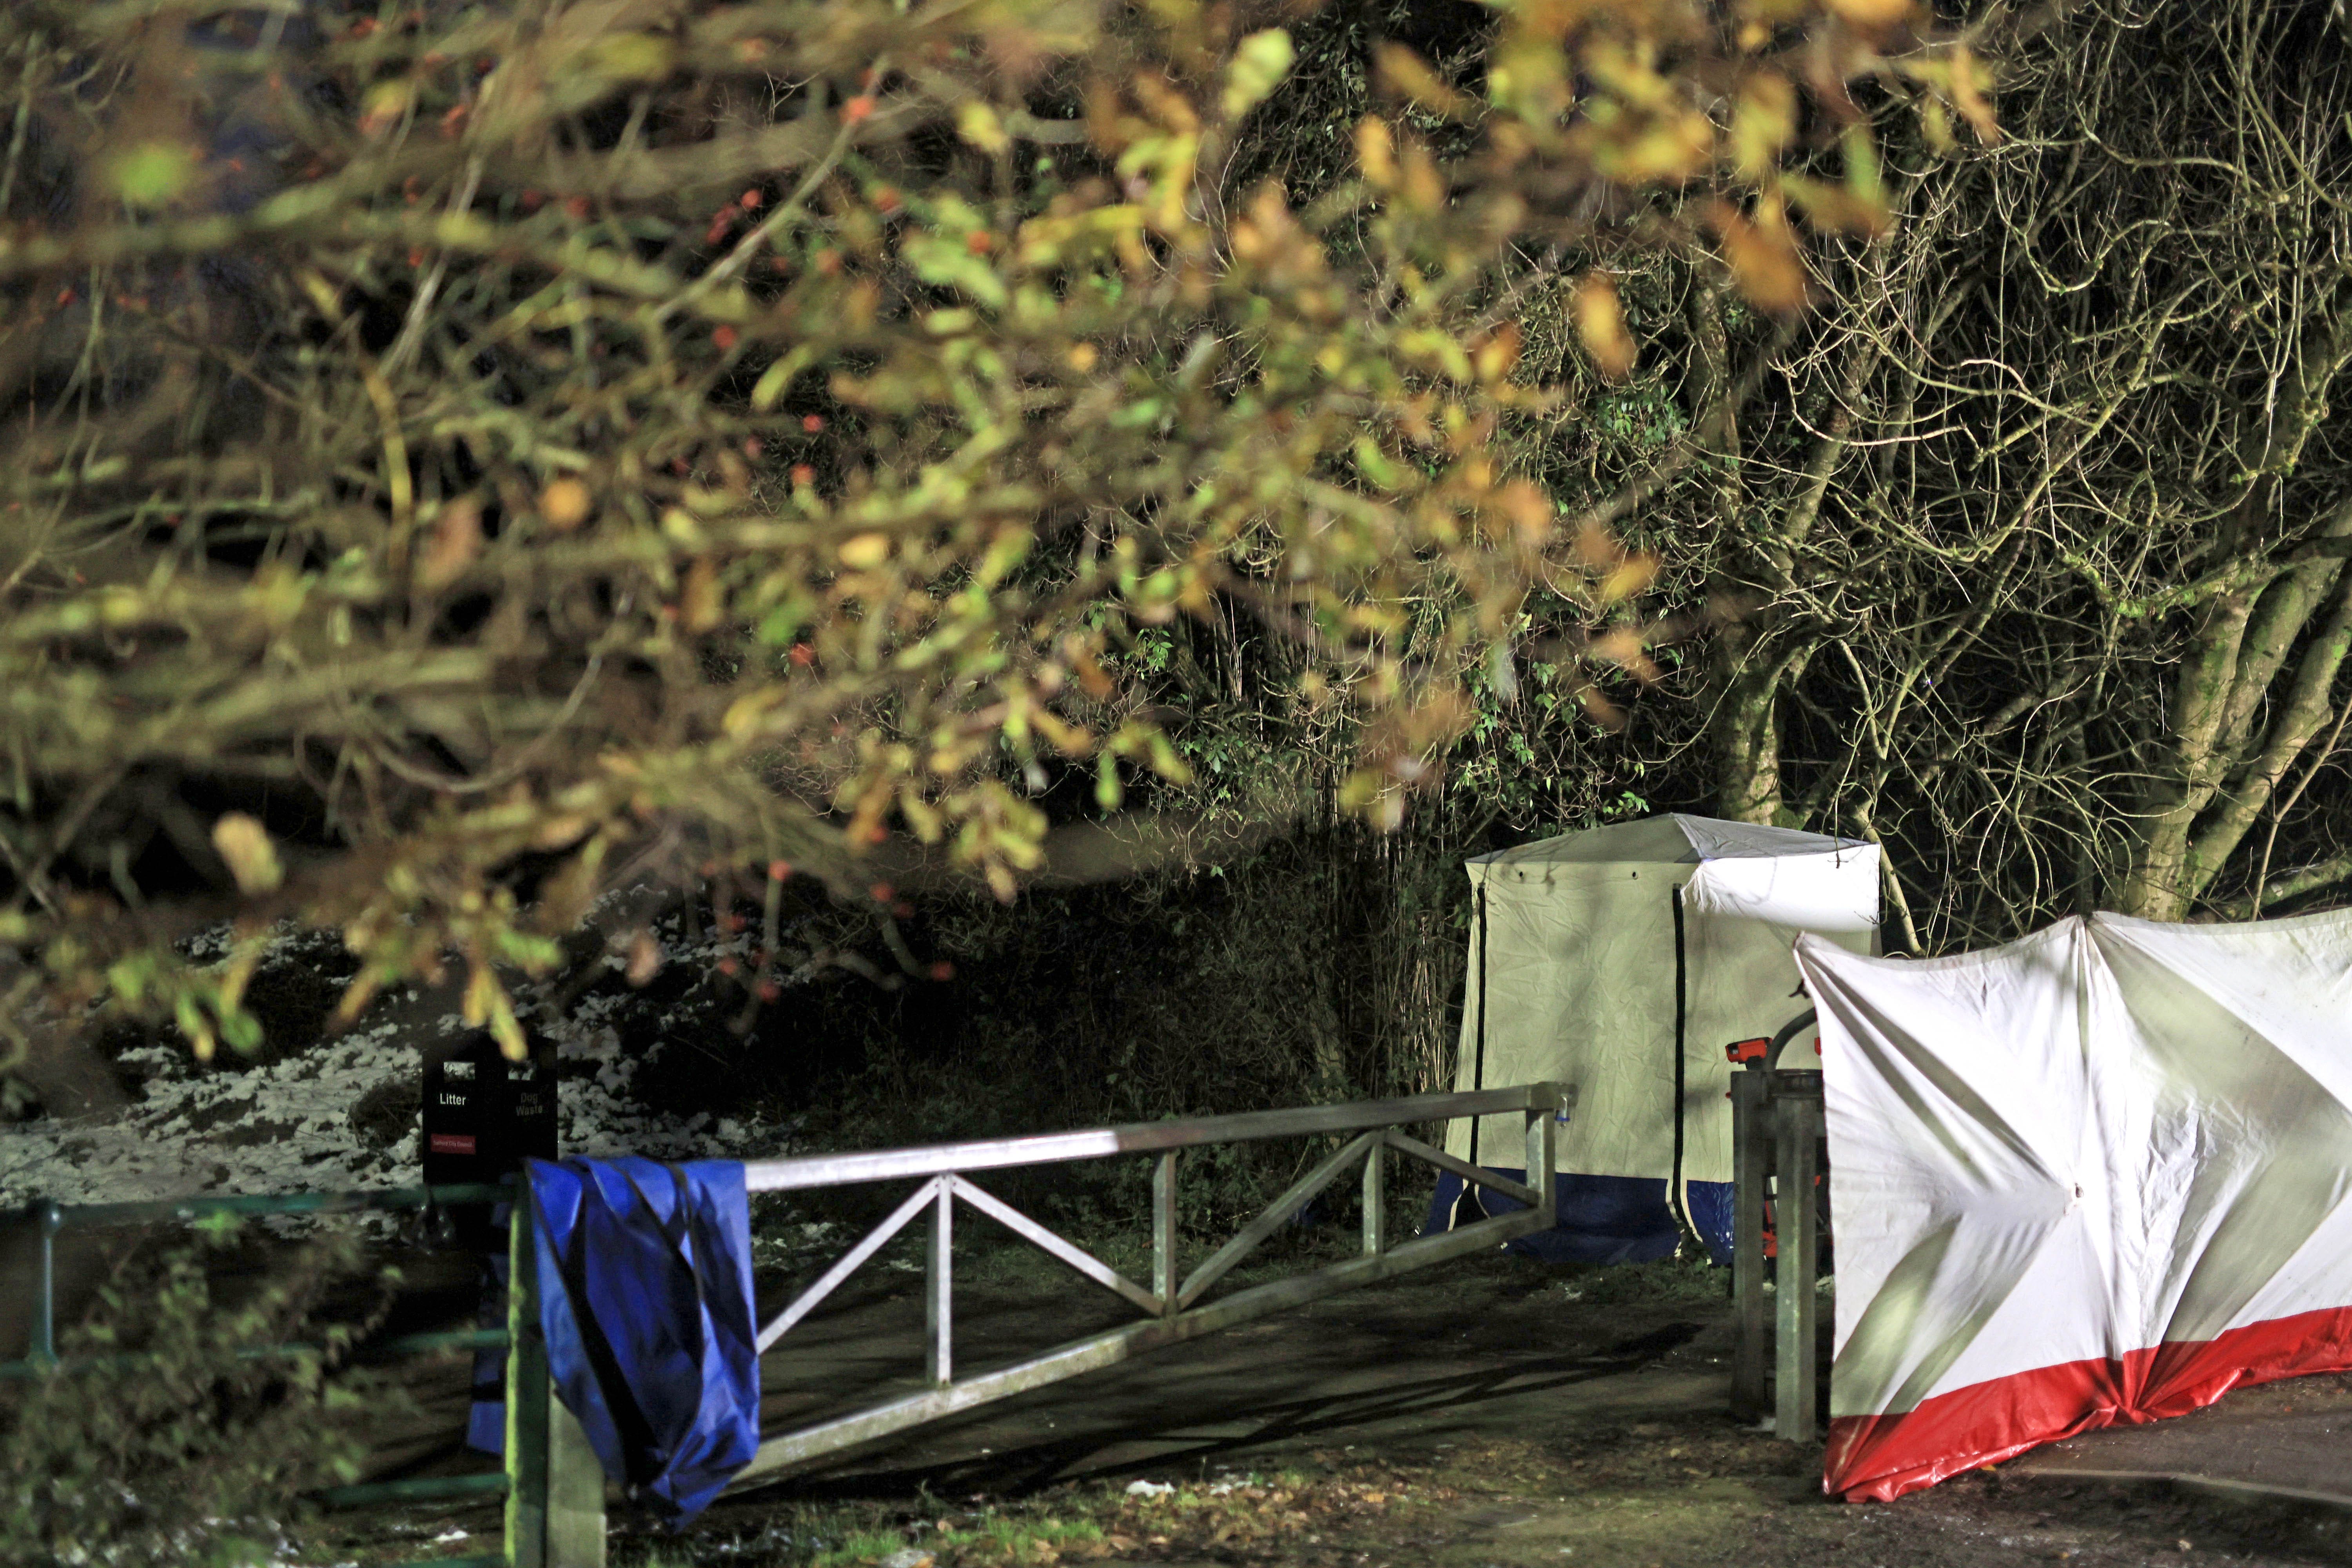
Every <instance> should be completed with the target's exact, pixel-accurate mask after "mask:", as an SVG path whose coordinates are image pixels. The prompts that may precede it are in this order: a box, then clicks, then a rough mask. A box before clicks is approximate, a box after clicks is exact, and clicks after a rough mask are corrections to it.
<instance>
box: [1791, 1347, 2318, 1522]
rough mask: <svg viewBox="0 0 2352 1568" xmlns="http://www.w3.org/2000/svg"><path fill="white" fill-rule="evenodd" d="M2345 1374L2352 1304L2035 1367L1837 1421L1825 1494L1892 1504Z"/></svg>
mask: <svg viewBox="0 0 2352 1568" xmlns="http://www.w3.org/2000/svg"><path fill="white" fill-rule="evenodd" d="M2347 1370H2352V1307H2330V1308H2326V1309H2323V1310H2319V1311H2315V1312H2298V1313H2296V1314H2295V1315H2294V1316H2293V1317H2289V1318H2272V1319H2269V1320H2267V1321H2263V1322H2259V1323H2249V1324H2247V1325H2246V1326H2245V1327H2243V1328H2240V1329H2230V1330H2228V1331H2224V1332H2222V1333H2221V1334H2218V1335H2216V1336H2215V1337H2214V1338H2212V1339H2210V1340H2192V1341H2182V1342H2176V1343H2169V1344H2162V1345H2158V1346H2157V1347H2155V1348H2154V1349H2153V1350H2144V1351H2130V1352H2126V1353H2125V1354H2124V1356H2123V1357H2122V1358H2121V1359H2120V1360H2113V1359H2106V1358H2095V1359H2093V1360H2089V1361H2074V1362H2063V1363H2060V1364H2058V1365H2056V1366H2044V1367H2036V1368H2035V1369H2034V1370H2033V1371H2032V1372H2021V1373H2013V1374H2012V1375H2011V1376H2008V1377H1996V1378H1992V1379H1990V1381H1987V1382H1984V1383H1976V1384H1969V1386H1968V1387H1966V1388H1956V1389H1954V1390H1952V1391H1951V1392H1950V1393H1949V1394H1936V1395H1935V1396H1933V1397H1932V1398H1928V1399H1924V1400H1921V1401H1920V1402H1919V1405H1917V1407H1916V1408H1915V1409H1911V1410H1906V1411H1902V1412H1900V1413H1897V1414H1894V1415H1842V1416H1839V1417H1837V1418H1836V1419H1834V1420H1832V1422H1831V1423H1830V1433H1829V1447H1828V1449H1827V1450H1826V1451H1825V1452H1824V1453H1823V1454H1822V1490H1823V1491H1826V1492H1828V1493H1830V1494H1832V1496H1843V1498H1844V1499H1845V1500H1846V1501H1848V1502H1862V1501H1865V1500H1868V1501H1874V1502H1892V1501H1893V1500H1895V1499H1896V1498H1898V1497H1901V1496H1902V1495H1903V1494H1904V1493H1906V1492H1916V1491H1917V1490H1919V1489H1921V1488H1923V1487H1932V1486H1934V1485H1935V1484H1936V1483H1937V1481H1941V1480H1947V1479H1950V1478H1951V1477H1953V1476H1957V1475H1958V1474H1960V1473H1961V1472H1962V1471H1964V1470H1973V1469H1976V1468H1979V1467H1981V1466H1984V1465H1997V1464H1999V1463H2000V1461H2001V1460H2003V1459H2006V1458H2011V1457H2012V1456H2013V1455H2017V1454H2021V1453H2023V1452H2025V1450H2027V1449H2028V1448H2038V1447H2042V1445H2043V1444H2044V1443H2055V1442H2058V1441H2060V1440H2061V1439H2063V1438H2066V1437H2072V1436H2076V1435H2077V1434H2079V1433H2083V1432H2095V1431H2096V1430H2098V1429H2099V1428H2100V1427H2102V1426H2137V1425H2139V1424H2141V1423H2143V1422H2148V1421H2160V1420H2163V1419H2164V1418H2165V1417H2167V1416H2170V1415H2187V1414H2188V1413H2189V1412H2190V1411H2191V1410H2197V1409H2200V1408H2202V1407H2203V1406H2205V1405H2210V1404H2212V1403H2213V1402H2214V1401H2215V1400H2217V1399H2219V1398H2221V1396H2222V1395H2223V1394H2227V1393H2229V1392H2230V1390H2231V1389H2233V1388H2240V1387H2244V1386H2247V1385H2250V1384H2257V1383H2275V1382H2276V1381H2278V1380H2279V1379H2280V1378H2283V1377H2303V1376H2306V1375H2308V1374H2310V1373H2320V1372H2344V1371H2347Z"/></svg>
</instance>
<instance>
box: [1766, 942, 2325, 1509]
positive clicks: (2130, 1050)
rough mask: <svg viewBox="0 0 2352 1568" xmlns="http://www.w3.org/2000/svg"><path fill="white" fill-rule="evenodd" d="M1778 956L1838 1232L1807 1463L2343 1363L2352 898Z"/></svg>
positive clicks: (1937, 1455) (1988, 1445) (1841, 1472)
mask: <svg viewBox="0 0 2352 1568" xmlns="http://www.w3.org/2000/svg"><path fill="white" fill-rule="evenodd" d="M1796 952H1797V962H1798V963H1799V965H1800V967H1801V968H1802V970H1803V971H1804V974H1805V980H1806V984H1807V988H1808V989H1809V990H1810V991H1811V994H1812V995H1813V997H1814V999H1815V1000H1816V1002H1817V1003H1818V1005H1819V1006H1820V1009H1821V1039H1822V1069H1823V1089H1824V1093H1825V1096H1826V1100H1827V1110H1828V1124H1829V1141H1830V1169H1831V1180H1830V1203H1831V1210H1832V1227H1833V1230H1834V1234H1835V1237H1836V1254H1837V1285H1838V1289H1837V1357H1836V1361H1835V1362H1834V1363H1833V1365H1832V1370H1831V1376H1830V1414H1831V1431H1830V1442H1829V1448H1828V1453H1827V1456H1826V1458H1825V1474H1824V1484H1825V1485H1826V1487H1827V1488H1828V1489H1830V1490H1831V1491H1833V1492H1839V1493H1843V1494H1844V1495H1846V1496H1848V1497H1871V1498H1891V1497H1894V1496H1896V1495H1899V1494H1900V1493H1902V1492H1905V1491H1909V1490H1912V1489H1916V1488H1918V1487H1923V1486H1929V1485H1932V1484H1934V1483H1935V1482H1937V1481H1938V1480H1941V1479H1944V1478H1945V1477H1947V1476H1949V1475H1953V1474H1955V1473H1957V1472H1958V1471H1961V1470H1964V1469H1968V1468H1973V1467H1975V1466H1979V1465H1984V1464H1990V1463H1994V1462H1996V1461H1998V1460H2000V1459H2002V1458H2007V1457H2008V1456H2009V1455H2011V1454H2014V1453H2017V1452H2019V1451H2021V1449H2024V1448H2029V1447H2034V1446H2036V1445H2038V1444H2042V1443H2047V1442H2051V1441H2054V1440H2056V1439H2058V1438H2062V1437H2065V1436H2071V1435H2072V1434H2074V1433H2076V1432H2081V1431H2085V1430H2088V1429H2091V1428H2094V1427H2098V1426H2112V1425H2116V1424H2118V1423H2126V1422H2140V1421H2148V1420H2154V1419H2157V1418H2158V1417H2161V1416H2167V1415H2179V1414H2182V1413H2184V1412H2186V1411H2189V1410H2191V1409H2195V1408H2197V1407H2198V1406H2200V1405H2208V1404H2210V1403H2211V1402H2212V1401H2214V1400H2216V1399H2218V1398H2220V1397H2221V1395H2222V1394H2225V1393H2227V1392H2228V1391H2229V1390H2230V1389H2231V1388H2232V1387H2235V1386H2238V1385H2240V1384H2246V1383H2255V1382H2264V1381H2268V1380H2270V1379H2273V1378H2278V1377H2288V1376H2294V1375H2299V1374H2302V1373H2312V1372H2325V1371H2336V1370H2343V1369H2345V1368H2347V1367H2352V1110H2347V1107H2352V913H2333V914H2325V915H2314V916H2310V917H2307V918H2305V919H2301V920H2291V921H2264V922H2261V923H2258V924H2252V925H2226V926H2217V925H2204V926H2190V925H2167V924H2158V923H2154V922H2150V921H2136V920H2127V919H2125V918H2123V917H2120V916H2116V915H2098V916H2095V917H2094V918H2093V919H2092V920H2090V921H2079V920H2077V921H2065V922H2063V924H2060V925H2057V926H2054V927H2053V928H2051V929H2050V930H2048V931H2042V932H2040V933H2039V934H2037V935H2034V936H2032V937H2028V938H2026V939H2025V940H2023V941H2021V942H2011V944H2009V945H2008V946H2006V947H2001V948H1997V949H1994V950H1993V951H1991V952H1982V953H1969V954H1964V955H1960V956H1957V957H1951V958H1941V959H1930V960H1922V961H1913V962H1906V961H1902V960H1894V959H1871V958H1865V957H1862V956H1859V955H1857V954H1855V953H1853V952H1848V951H1846V950H1845V949H1843V948H1842V947H1840V946H1837V945H1836V944H1834V943H1830V942H1821V941H1818V940H1817V939H1814V938H1811V937H1807V938H1803V939H1801V940H1800V941H1799V942H1797V947H1796Z"/></svg>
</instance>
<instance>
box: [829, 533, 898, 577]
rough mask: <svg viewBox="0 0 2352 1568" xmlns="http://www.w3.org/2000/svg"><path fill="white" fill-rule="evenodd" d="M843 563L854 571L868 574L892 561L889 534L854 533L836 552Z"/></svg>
mask: <svg viewBox="0 0 2352 1568" xmlns="http://www.w3.org/2000/svg"><path fill="white" fill-rule="evenodd" d="M835 554H837V555H838V556H840V557H841V563H842V564H843V565H844V566H847V567H849V568H851V569H852V570H854V571H858V572H866V571H871V570H872V569H873V568H875V567H877V566H879V565H881V564H882V563H884V562H885V561H887V560H889V559H890V536H889V535H888V534H887V533H853V534H851V535H850V536H849V537H848V538H847V539H845V540H843V541H842V542H841V543H840V545H839V546H838V547H836V549H835Z"/></svg>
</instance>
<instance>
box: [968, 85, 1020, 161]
mask: <svg viewBox="0 0 2352 1568" xmlns="http://www.w3.org/2000/svg"><path fill="white" fill-rule="evenodd" d="M956 134H957V135H959V136H961V137H962V138H963V139H964V140H965V141H967V142H971V144H972V145H973V146H975V147H977V148H979V149H980V150H981V151H982V152H983V153H990V154H994V153H1002V152H1003V151H1004V150H1005V149H1006V148H1007V147H1010V146H1012V145H1013V138H1012V137H1010V136H1008V135H1006V134H1005V133H1004V121H1002V120H999V119H998V118H997V117H996V110H993V109H992V108H990V107H989V106H988V105H987V104H986V103H984V102H982V100H979V99H976V98H975V99H973V100H971V102H969V103H966V104H963V105H961V106H960V107H959V108H958V109H957V110H956Z"/></svg>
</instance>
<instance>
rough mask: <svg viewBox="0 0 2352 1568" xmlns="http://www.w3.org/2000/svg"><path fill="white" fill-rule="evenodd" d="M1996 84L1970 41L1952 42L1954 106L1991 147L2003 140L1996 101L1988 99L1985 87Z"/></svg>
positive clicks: (1979, 137)
mask: <svg viewBox="0 0 2352 1568" xmlns="http://www.w3.org/2000/svg"><path fill="white" fill-rule="evenodd" d="M1991 85H1992V79H1991V77H1990V74H1988V73H1986V72H1985V71H1984V68H1983V67H1981V66H1979V64H1978V63H1977V60H1976V57H1975V56H1973V55H1971V54H1970V53H1969V47H1968V46H1967V45H1966V44H1955V45H1953V46H1952V107H1954V108H1955V109H1958V110H1959V111H1960V117H1961V118H1962V119H1964V120H1966V121H1968V122H1969V129H1970V130H1972V131H1974V132H1976V133H1977V140H1978V141H1979V142H1983V143H1984V144H1985V145H1986V146H1988V147H1990V146H1991V145H1992V144H1993V143H1994V142H1998V141H2000V124H1999V122H1998V121H1995V120H1994V119H1993V113H1992V105H1991V104H1990V103H1988V102H1987V101H1985V96H1984V89H1986V88H1988V87H1990V86H1991Z"/></svg>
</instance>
